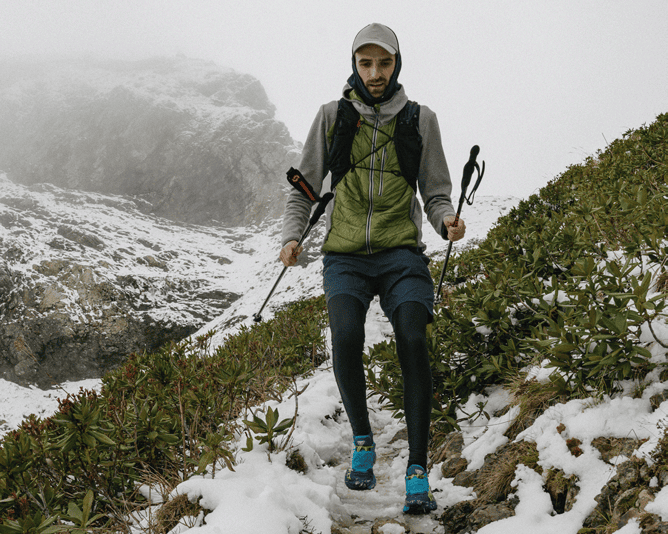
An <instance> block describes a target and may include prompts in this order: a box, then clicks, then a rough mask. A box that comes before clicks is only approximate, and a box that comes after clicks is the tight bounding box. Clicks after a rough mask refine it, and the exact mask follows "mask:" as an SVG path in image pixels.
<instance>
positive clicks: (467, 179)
mask: <svg viewBox="0 0 668 534" xmlns="http://www.w3.org/2000/svg"><path fill="white" fill-rule="evenodd" d="M479 152H480V147H479V146H478V145H473V147H472V148H471V154H470V156H469V160H468V161H467V162H466V164H465V165H464V173H463V175H462V193H461V195H460V196H459V206H457V214H456V215H455V222H454V223H452V226H457V225H458V224H459V214H460V213H461V212H462V206H463V205H464V201H466V203H467V204H468V205H469V206H470V205H471V204H473V197H474V196H475V192H476V190H477V189H478V186H479V185H480V180H482V176H483V174H485V162H484V161H483V162H482V170H481V169H480V166H479V165H478V163H477V162H476V160H475V159H476V158H477V157H478V153H479ZM474 169H475V170H477V171H478V179H477V180H476V183H475V185H474V186H473V189H472V190H471V194H470V195H469V197H468V198H466V189H467V188H468V186H469V184H470V183H471V176H473V170H474ZM451 250H452V241H450V243H449V244H448V252H447V254H446V255H445V261H444V262H443V270H442V271H441V278H440V280H439V281H438V290H437V291H436V297H435V299H434V300H435V301H436V302H438V300H439V298H440V296H441V286H442V285H443V277H444V276H445V270H446V268H447V267H448V260H449V259H450V251H451Z"/></svg>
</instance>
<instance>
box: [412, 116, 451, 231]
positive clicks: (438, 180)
mask: <svg viewBox="0 0 668 534" xmlns="http://www.w3.org/2000/svg"><path fill="white" fill-rule="evenodd" d="M419 126H420V134H421V135H422V158H421V160H420V172H419V174H418V187H419V189H420V195H421V197H422V204H423V205H424V210H425V213H426V214H427V219H428V220H429V222H430V223H431V225H432V226H433V227H434V230H436V232H437V233H438V234H439V235H440V236H441V237H443V239H447V230H446V228H445V225H444V224H443V217H445V216H446V215H455V209H454V207H453V205H452V200H451V194H452V182H451V180H450V172H449V171H448V164H447V162H446V161H445V154H444V153H443V144H442V141H441V130H440V128H439V126H438V119H437V118H436V114H435V113H434V112H433V111H432V110H430V109H429V108H428V107H427V106H420V125H419Z"/></svg>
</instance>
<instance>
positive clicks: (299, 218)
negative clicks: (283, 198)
mask: <svg viewBox="0 0 668 534" xmlns="http://www.w3.org/2000/svg"><path fill="white" fill-rule="evenodd" d="M350 90H351V87H350V85H348V84H346V86H345V87H344V88H343V96H344V98H346V99H347V100H349V101H350V102H352V103H353V105H354V106H355V109H357V111H358V112H359V113H360V114H361V115H362V116H364V118H366V119H368V120H369V121H371V122H373V121H374V120H375V119H376V113H377V112H376V109H374V108H373V107H371V106H368V105H366V104H364V103H363V102H360V101H359V100H351V99H350V98H349V96H348V94H349V93H350ZM406 102H408V98H407V97H406V93H405V91H404V88H403V87H401V88H400V89H399V90H398V91H397V92H396V94H395V95H394V96H393V97H392V98H391V99H390V100H388V101H387V102H384V103H382V104H380V105H379V106H378V107H379V112H378V113H379V115H380V124H381V125H385V124H387V123H388V122H390V121H391V120H392V119H393V118H394V116H395V115H397V114H398V113H399V111H401V109H402V108H403V107H404V105H405V104H406ZM337 108H338V101H337V100H334V101H332V102H329V103H328V104H325V105H323V106H321V107H320V110H319V111H318V114H317V115H316V118H315V120H314V121H313V124H312V126H311V129H310V131H309V133H308V137H307V138H306V143H305V144H304V150H303V152H302V159H301V162H300V164H299V167H298V168H299V170H300V171H301V173H302V174H303V175H304V177H305V178H306V180H307V181H308V182H309V183H310V184H311V185H312V186H313V189H314V190H315V192H316V193H317V194H321V192H322V193H323V194H324V191H322V189H323V182H324V181H325V178H326V177H327V175H328V168H327V156H328V154H329V149H330V146H329V143H328V140H327V132H329V130H330V129H331V128H332V126H333V125H334V122H335V121H336V110H337ZM419 128H420V135H421V136H422V159H421V160H420V172H419V174H418V191H419V193H420V197H421V199H422V203H423V205H424V209H425V212H426V214H427V219H428V220H429V222H430V223H431V225H432V226H433V227H434V229H435V230H436V232H438V233H439V234H440V235H441V237H443V239H447V229H446V228H445V225H444V224H443V218H444V217H445V216H447V215H455V210H454V208H453V206H452V201H451V198H450V195H451V192H452V182H451V181H450V173H449V172H448V165H447V163H446V161H445V155H444V153H443V146H442V144H441V132H440V129H439V126H438V121H437V119H436V114H435V113H434V112H433V111H431V110H430V109H429V108H428V107H427V106H423V105H421V106H420V122H419ZM335 202H336V191H334V200H333V201H332V202H330V204H329V205H328V206H327V212H326V213H327V229H326V231H327V232H329V229H330V226H331V222H330V215H331V213H332V210H333V204H334V203H335ZM412 204H413V205H412V208H411V217H412V220H413V222H414V223H415V226H416V227H417V228H418V243H419V246H420V248H421V249H422V250H425V249H426V245H424V243H422V209H421V208H420V204H419V202H418V200H417V196H416V195H414V198H413V203H412ZM311 207H312V203H311V201H310V200H308V199H307V198H306V197H305V196H304V195H302V194H301V193H299V191H297V190H294V189H293V190H292V191H290V194H289V195H288V199H287V202H286V206H285V212H284V214H283V239H282V243H283V245H284V246H285V244H286V243H288V242H289V241H299V239H300V237H301V235H302V233H303V231H304V229H305V228H306V226H307V224H308V220H309V217H310V213H311Z"/></svg>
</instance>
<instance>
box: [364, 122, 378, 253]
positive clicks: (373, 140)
mask: <svg viewBox="0 0 668 534" xmlns="http://www.w3.org/2000/svg"><path fill="white" fill-rule="evenodd" d="M379 127H380V113H379V112H378V111H376V121H375V124H374V128H373V136H372V137H371V154H372V156H371V158H370V159H371V161H370V162H369V213H368V214H367V217H366V253H367V254H373V249H372V248H371V218H372V217H373V190H374V173H375V171H376V157H375V151H376V143H377V142H378V129H379Z"/></svg>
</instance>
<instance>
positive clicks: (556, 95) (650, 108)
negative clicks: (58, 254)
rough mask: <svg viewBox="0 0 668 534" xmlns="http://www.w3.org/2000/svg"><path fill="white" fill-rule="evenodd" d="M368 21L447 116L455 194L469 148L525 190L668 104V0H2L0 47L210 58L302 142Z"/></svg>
mask: <svg viewBox="0 0 668 534" xmlns="http://www.w3.org/2000/svg"><path fill="white" fill-rule="evenodd" d="M370 22H381V23H384V24H387V25H388V26H390V27H391V28H393V29H394V30H395V32H396V33H397V35H398V38H399V44H400V47H401V53H402V58H403V69H402V72H401V76H400V77H399V81H400V82H401V83H402V84H403V85H404V86H405V88H406V91H407V94H408V96H409V98H411V99H412V100H417V101H418V102H420V103H421V104H425V105H427V106H429V107H430V108H432V109H433V110H434V111H435V112H436V113H437V115H438V118H439V123H440V126H441V131H442V136H443V145H444V149H445V153H446V157H447V158H448V161H449V165H450V171H451V174H452V176H453V182H454V183H455V186H454V190H453V197H454V198H455V199H457V198H458V197H459V182H460V180H461V169H462V166H463V164H464V163H465V162H466V159H467V158H468V153H469V149H470V148H471V146H472V145H474V144H478V145H480V147H481V153H480V158H479V159H484V160H486V163H487V173H486V178H485V181H484V182H483V185H482V186H481V188H480V190H479V194H481V195H485V194H494V195H502V194H511V195H515V196H519V197H522V198H526V197H527V196H528V195H530V194H531V193H533V192H535V191H536V190H537V189H538V188H540V187H542V186H543V185H545V184H546V183H547V182H548V181H549V180H551V179H552V178H554V177H555V176H557V175H558V174H559V173H561V172H563V171H564V170H565V169H566V168H567V166H568V165H570V164H574V163H579V162H581V161H583V160H584V159H585V158H586V157H587V156H589V155H594V154H595V153H596V151H597V150H601V149H604V148H605V146H606V144H607V142H610V141H612V140H613V139H615V138H617V137H620V136H621V135H622V134H623V133H624V132H625V131H627V130H628V129H631V128H637V127H639V126H641V125H642V124H647V123H650V122H652V121H653V120H654V118H655V117H656V116H657V115H658V114H660V113H666V112H668V30H667V28H668V0H624V1H622V0H506V1H500V0H496V1H491V0H488V1H473V0H471V1H454V0H442V1H428V0H413V1H411V2H407V1H406V0H386V1H383V2H380V1H364V0H356V1H348V0H337V1H336V2H333V1H322V0H309V1H302V0H265V1H254V0H243V1H239V0H235V1H213V0H162V1H158V0H43V1H32V0H1V1H0V56H12V57H16V56H20V55H25V54H27V55H49V56H53V55H59V56H63V55H71V54H99V55H103V56H106V57H119V58H126V59H139V58H144V57H150V56H155V55H168V56H171V55H174V54H178V53H181V54H185V55H186V56H189V57H195V58H202V59H210V60H213V61H215V62H216V63H218V64H219V65H221V66H226V67H232V68H234V69H236V70H239V71H243V72H248V73H250V74H253V75H254V76H257V77H258V78H259V79H260V81H261V82H262V84H263V85H264V87H265V89H266V90H267V93H268V95H269V98H270V100H271V101H272V102H273V103H274V104H275V105H276V107H277V118H279V119H280V120H282V121H284V122H285V123H286V124H287V126H288V128H289V130H290V132H291V134H292V136H293V137H294V138H295V139H297V140H299V141H302V142H303V141H304V140H305V139H306V134H307V132H308V129H309V127H310V124H311V121H312V120H313V117H314V116H315V114H316V112H317V110H318V107H319V106H320V105H321V104H323V103H325V102H327V101H330V100H334V99H337V98H339V97H340V93H341V89H342V87H343V85H344V83H345V81H346V79H347V78H348V76H349V74H350V72H351V63H350V47H351V44H352V41H353V38H354V37H355V34H356V33H357V31H358V30H359V29H361V28H362V27H363V26H365V25H366V24H368V23H370ZM277 179H282V178H281V177H277Z"/></svg>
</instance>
